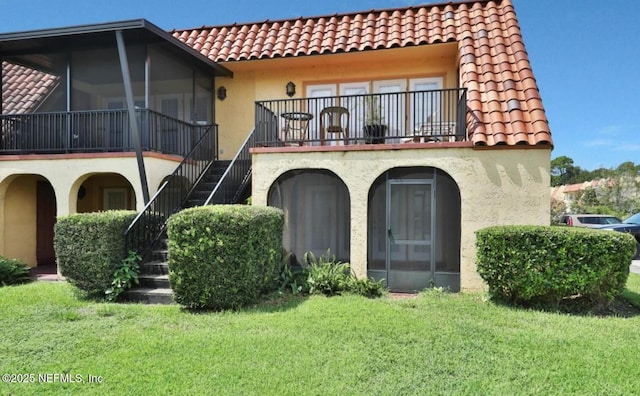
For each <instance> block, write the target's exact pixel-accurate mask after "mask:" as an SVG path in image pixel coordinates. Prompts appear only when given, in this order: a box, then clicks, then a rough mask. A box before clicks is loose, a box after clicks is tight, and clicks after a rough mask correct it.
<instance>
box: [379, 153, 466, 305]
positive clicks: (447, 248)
mask: <svg viewBox="0 0 640 396" xmlns="http://www.w3.org/2000/svg"><path fill="white" fill-rule="evenodd" d="M367 206H368V212H367V275H368V276H370V277H373V278H375V279H386V281H387V284H388V286H389V287H390V289H391V290H395V291H404V292H407V291H417V290H422V289H424V288H426V287H430V286H435V287H445V288H447V289H449V290H451V291H459V290H460V262H461V260H460V246H461V199H460V188H459V186H458V183H457V182H456V181H455V180H454V179H453V177H451V176H450V175H449V174H448V173H446V172H444V171H442V170H441V169H439V168H437V167H432V166H409V167H405V166H399V167H394V168H391V169H388V170H387V171H385V172H383V173H382V174H381V175H380V176H378V177H377V178H376V180H375V181H374V182H373V183H372V185H371V186H370V188H369V192H368V199H367Z"/></svg>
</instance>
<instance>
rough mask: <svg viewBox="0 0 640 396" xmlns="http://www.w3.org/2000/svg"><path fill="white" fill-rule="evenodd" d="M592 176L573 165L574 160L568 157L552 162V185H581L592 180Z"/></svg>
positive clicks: (564, 156) (558, 158)
mask: <svg viewBox="0 0 640 396" xmlns="http://www.w3.org/2000/svg"><path fill="white" fill-rule="evenodd" d="M590 178H591V174H590V172H589V171H585V170H583V169H582V168H580V167H579V166H575V165H573V159H571V158H569V157H567V156H566V155H563V156H560V157H557V158H554V159H553V160H551V185H552V186H554V187H555V186H561V185H563V184H574V183H581V182H584V181H587V180H590Z"/></svg>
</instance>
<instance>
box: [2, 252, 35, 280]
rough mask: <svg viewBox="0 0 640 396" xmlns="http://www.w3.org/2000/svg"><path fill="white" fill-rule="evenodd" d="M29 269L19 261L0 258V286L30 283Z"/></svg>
mask: <svg viewBox="0 0 640 396" xmlns="http://www.w3.org/2000/svg"><path fill="white" fill-rule="evenodd" d="M31 281H32V279H31V276H30V275H29V267H28V266H27V265H26V264H25V263H23V262H22V261H20V260H17V259H7V258H4V257H1V256H0V286H8V285H18V284H22V283H28V282H31Z"/></svg>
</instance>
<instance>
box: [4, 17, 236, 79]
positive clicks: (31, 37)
mask: <svg viewBox="0 0 640 396" xmlns="http://www.w3.org/2000/svg"><path fill="white" fill-rule="evenodd" d="M116 31H123V32H127V31H137V33H142V34H141V35H140V36H141V37H142V38H144V39H146V41H149V42H150V41H155V40H158V41H163V42H166V43H168V44H170V45H172V48H174V49H175V50H177V51H179V52H180V53H182V54H184V55H187V56H191V57H193V58H195V60H196V61H197V62H198V63H199V64H200V65H201V66H204V67H205V68H208V69H212V70H213V71H214V75H216V76H222V77H233V72H231V70H229V69H227V68H226V67H224V66H222V65H219V64H217V63H215V62H213V61H212V60H210V59H209V58H207V57H205V56H204V55H202V54H201V53H199V52H197V51H195V50H194V49H193V48H191V47H189V46H187V45H186V44H184V43H183V42H181V41H180V40H178V39H176V38H175V37H173V36H172V35H171V34H169V33H168V32H166V31H164V30H162V29H161V28H159V27H158V26H156V25H154V24H153V23H151V22H149V21H147V20H146V19H133V20H127V21H117V22H107V23H98V24H91V25H79V26H68V27H62V28H54V29H39V30H31V31H24V32H13V33H3V34H0V57H2V56H10V55H17V54H25V53H33V52H37V51H40V50H46V49H50V47H51V46H50V45H49V44H50V43H52V42H55V43H57V44H59V45H60V46H67V47H71V48H72V47H74V46H75V45H77V44H76V43H75V42H76V40H75V39H77V38H79V37H83V38H85V39H90V38H94V39H95V40H96V41H98V42H103V41H104V40H105V37H106V35H108V34H109V33H111V32H116ZM145 34H146V37H145V36H144V35H145ZM138 35H139V34H137V35H136V36H138ZM114 41H115V39H114Z"/></svg>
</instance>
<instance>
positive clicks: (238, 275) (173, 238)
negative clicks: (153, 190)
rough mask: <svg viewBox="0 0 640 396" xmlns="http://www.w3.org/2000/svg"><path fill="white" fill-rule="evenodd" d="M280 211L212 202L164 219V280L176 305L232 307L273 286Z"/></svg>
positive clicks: (277, 265) (279, 250)
mask: <svg viewBox="0 0 640 396" xmlns="http://www.w3.org/2000/svg"><path fill="white" fill-rule="evenodd" d="M283 225H284V215H283V213H282V211H281V210H280V209H275V208H269V207H255V206H246V205H214V206H204V207H196V208H191V209H186V210H183V211H181V212H179V213H177V214H175V215H174V216H172V217H171V218H170V219H169V226H168V229H167V233H168V236H169V281H170V282H171V288H172V289H173V291H174V293H175V300H176V302H178V303H179V304H181V305H183V306H185V307H187V308H194V309H216V310H220V309H228V308H232V309H234V308H238V307H241V306H243V305H246V304H249V303H252V302H254V301H256V300H257V299H258V297H259V296H260V295H261V294H262V293H265V292H267V291H271V290H275V289H276V288H277V287H278V277H279V270H280V267H281V262H282V230H283Z"/></svg>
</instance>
